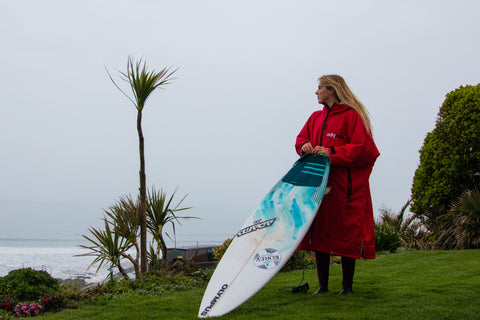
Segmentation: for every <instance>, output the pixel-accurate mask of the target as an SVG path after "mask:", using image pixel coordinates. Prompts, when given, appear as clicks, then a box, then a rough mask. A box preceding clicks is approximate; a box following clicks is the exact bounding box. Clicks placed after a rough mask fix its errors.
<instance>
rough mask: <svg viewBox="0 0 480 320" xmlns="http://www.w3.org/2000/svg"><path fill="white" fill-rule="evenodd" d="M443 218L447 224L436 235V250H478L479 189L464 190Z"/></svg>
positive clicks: (479, 225)
mask: <svg viewBox="0 0 480 320" xmlns="http://www.w3.org/2000/svg"><path fill="white" fill-rule="evenodd" d="M443 218H444V219H445V221H447V223H446V224H445V225H446V227H445V228H444V229H443V230H441V231H440V232H439V233H438V239H437V241H436V242H435V247H436V248H437V249H478V248H480V187H477V188H474V189H472V190H466V191H465V192H464V193H463V194H462V195H461V196H460V197H458V199H456V200H455V201H453V202H452V205H451V207H450V211H449V212H448V213H447V214H445V215H444V216H443Z"/></svg>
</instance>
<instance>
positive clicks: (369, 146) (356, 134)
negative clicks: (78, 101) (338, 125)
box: [329, 112, 380, 168]
mask: <svg viewBox="0 0 480 320" xmlns="http://www.w3.org/2000/svg"><path fill="white" fill-rule="evenodd" d="M349 118H350V119H349V120H348V121H349V123H348V143H347V144H345V145H343V146H338V147H331V148H329V153H330V160H331V163H332V165H338V166H342V167H347V168H359V167H364V166H366V165H368V164H370V163H372V162H374V161H375V159H377V157H378V156H379V155H380V153H379V152H378V149H377V147H376V146H375V142H374V141H373V138H372V135H371V134H370V133H369V132H368V131H367V129H366V128H365V126H364V125H363V122H362V119H361V118H360V115H358V113H357V112H353V113H352V116H351V117H349Z"/></svg>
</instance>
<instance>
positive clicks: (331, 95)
mask: <svg viewBox="0 0 480 320" xmlns="http://www.w3.org/2000/svg"><path fill="white" fill-rule="evenodd" d="M315 94H316V95H317V98H318V103H320V104H327V105H328V106H331V105H332V104H333V103H334V102H335V91H334V90H331V89H330V90H329V89H327V87H325V86H323V85H322V82H320V83H319V84H318V89H317V91H315Z"/></svg>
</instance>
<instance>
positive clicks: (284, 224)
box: [198, 154, 330, 318]
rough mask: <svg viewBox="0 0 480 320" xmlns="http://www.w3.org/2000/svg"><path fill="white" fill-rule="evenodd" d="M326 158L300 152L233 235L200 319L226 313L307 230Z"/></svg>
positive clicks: (317, 200) (250, 293) (256, 286)
mask: <svg viewBox="0 0 480 320" xmlns="http://www.w3.org/2000/svg"><path fill="white" fill-rule="evenodd" d="M329 171H330V161H329V159H328V158H327V157H325V156H317V155H315V154H306V155H303V156H302V157H301V158H300V159H299V160H298V161H297V162H296V163H295V164H294V165H293V167H292V168H291V169H290V170H289V171H288V172H287V174H286V175H285V176H284V177H283V178H282V179H281V180H280V181H279V182H278V183H276V184H275V186H274V187H273V188H272V190H270V192H269V193H268V194H267V195H266V196H265V197H264V198H263V200H262V201H261V203H260V204H259V206H258V207H257V209H256V210H255V211H254V212H253V213H252V214H251V215H250V216H249V217H248V219H247V221H246V222H245V224H244V225H243V226H242V227H241V228H240V229H239V230H238V232H237V233H236V234H235V236H234V238H233V241H232V242H231V243H230V246H229V247H228V249H227V250H226V251H225V253H224V255H223V257H222V259H221V260H220V262H219V263H218V265H217V267H216V269H215V271H214V273H213V275H212V278H211V279H210V281H209V283H208V286H207V289H206V290H205V293H204V296H203V299H202V302H201V304H200V309H199V312H198V317H199V318H209V317H218V316H221V315H224V314H226V313H228V312H230V311H232V310H234V309H235V308H237V307H238V306H240V305H241V304H243V303H244V302H245V301H247V300H248V299H250V298H251V297H252V296H253V295H254V294H255V293H257V292H258V291H259V290H260V289H261V288H263V287H264V286H265V284H267V283H268V282H269V281H270V280H271V279H272V278H273V277H274V276H275V274H276V273H277V272H278V271H280V269H282V267H283V266H284V265H285V263H287V261H288V259H289V258H290V257H291V255H292V254H293V252H294V251H295V250H296V248H297V247H298V245H299V244H300V242H301V241H302V239H303V238H304V236H305V234H306V233H307V231H308V230H309V228H310V225H311V224H312V222H313V220H314V218H315V215H316V213H317V211H318V208H319V207H320V204H321V202H322V199H323V196H324V194H325V189H326V186H327V180H328V174H329Z"/></svg>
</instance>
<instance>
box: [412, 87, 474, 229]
mask: <svg viewBox="0 0 480 320" xmlns="http://www.w3.org/2000/svg"><path fill="white" fill-rule="evenodd" d="M479 123H480V84H477V85H476V86H471V85H469V86H465V87H463V86H462V87H460V88H458V89H456V90H454V91H452V92H450V93H449V94H447V96H446V99H445V101H444V103H443V105H442V106H441V107H440V110H439V113H438V117H437V122H436V125H435V129H433V131H431V132H429V133H428V134H427V136H426V137H425V140H424V143H423V146H422V148H421V149H420V164H419V166H418V168H417V170H416V171H415V176H414V178H413V184H412V200H413V204H412V207H411V210H412V212H414V213H415V214H416V215H417V217H418V218H421V219H422V221H424V223H426V224H427V227H428V229H429V230H430V231H432V232H435V233H436V232H438V231H439V230H441V229H443V228H444V226H445V225H446V222H448V221H445V220H444V219H441V218H440V216H442V215H444V214H446V213H447V212H448V209H449V206H450V203H451V202H452V201H453V200H454V199H456V198H457V197H459V196H460V195H461V194H462V192H463V190H465V189H471V188H473V187H474V186H475V185H476V184H478V182H479V180H478V179H479V172H480V126H479V125H478V124H479Z"/></svg>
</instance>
